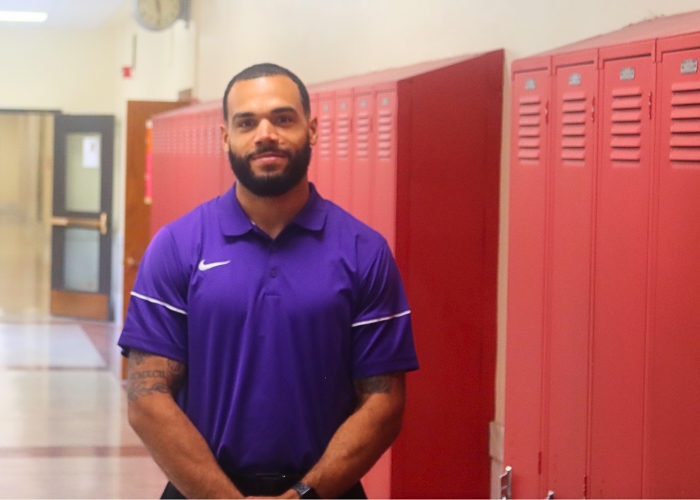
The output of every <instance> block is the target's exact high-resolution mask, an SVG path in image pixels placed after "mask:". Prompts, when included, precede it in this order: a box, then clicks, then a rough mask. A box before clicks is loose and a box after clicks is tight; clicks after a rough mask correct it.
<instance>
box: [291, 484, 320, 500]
mask: <svg viewBox="0 0 700 500" xmlns="http://www.w3.org/2000/svg"><path fill="white" fill-rule="evenodd" d="M292 491H294V492H295V493H296V494H297V495H298V496H299V498H300V499H301V498H321V497H320V496H319V495H318V493H317V492H316V490H315V489H313V488H312V487H311V486H309V485H308V484H306V483H302V482H298V483H297V484H295V485H294V486H292Z"/></svg>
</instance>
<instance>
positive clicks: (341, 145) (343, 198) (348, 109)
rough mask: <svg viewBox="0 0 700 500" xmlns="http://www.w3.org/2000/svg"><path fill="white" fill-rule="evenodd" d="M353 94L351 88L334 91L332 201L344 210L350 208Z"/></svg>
mask: <svg viewBox="0 0 700 500" xmlns="http://www.w3.org/2000/svg"><path fill="white" fill-rule="evenodd" d="M352 108H353V95H352V90H351V89H346V90H344V91H338V92H336V93H335V127H334V133H333V136H334V140H335V150H334V155H335V158H334V164H333V191H332V192H333V194H334V195H335V196H334V201H335V202H336V203H337V204H338V205H340V206H341V207H342V208H344V209H345V210H349V209H350V199H351V193H350V190H349V189H348V186H349V185H350V184H351V182H352V174H353V173H352V144H353V123H352V118H353V110H352Z"/></svg>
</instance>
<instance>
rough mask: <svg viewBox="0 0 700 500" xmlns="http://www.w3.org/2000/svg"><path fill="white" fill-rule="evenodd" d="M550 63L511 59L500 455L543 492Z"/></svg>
mask: <svg viewBox="0 0 700 500" xmlns="http://www.w3.org/2000/svg"><path fill="white" fill-rule="evenodd" d="M550 71H551V60H550V58H548V57H547V58H540V59H537V60H529V61H527V62H526V63H525V64H517V65H516V64H514V65H513V77H512V99H511V113H512V116H513V118H512V123H513V127H514V129H513V133H512V135H511V150H510V151H511V168H510V185H511V190H510V232H509V237H508V238H509V241H510V246H509V247H510V252H509V255H508V271H509V272H508V291H509V297H508V350H507V351H506V366H507V370H508V372H507V373H508V378H507V384H506V401H507V405H506V415H505V436H504V439H505V457H504V460H505V463H507V464H508V465H510V466H512V467H513V495H514V496H515V497H518V498H537V497H539V496H541V486H540V475H539V474H540V472H539V471H540V467H541V438H542V435H541V427H542V418H541V415H542V380H543V379H542V362H543V361H542V360H543V357H542V345H543V342H544V269H545V267H544V260H545V213H546V186H547V176H548V171H549V140H548V139H549V94H550ZM511 408H514V409H515V410H516V411H510V410H511Z"/></svg>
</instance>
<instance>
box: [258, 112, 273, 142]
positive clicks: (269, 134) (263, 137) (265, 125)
mask: <svg viewBox="0 0 700 500" xmlns="http://www.w3.org/2000/svg"><path fill="white" fill-rule="evenodd" d="M278 140H279V137H278V136H277V130H276V129H275V127H274V125H272V123H270V120H268V119H266V118H263V119H262V120H260V123H258V128H257V129H256V130H255V143H256V144H269V143H271V142H272V143H276V142H277V141H278Z"/></svg>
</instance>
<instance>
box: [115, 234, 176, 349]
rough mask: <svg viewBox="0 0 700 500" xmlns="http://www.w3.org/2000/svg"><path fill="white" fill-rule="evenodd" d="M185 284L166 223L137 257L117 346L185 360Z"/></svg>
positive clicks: (173, 241) (172, 238) (172, 239)
mask: <svg viewBox="0 0 700 500" xmlns="http://www.w3.org/2000/svg"><path fill="white" fill-rule="evenodd" d="M188 286H189V272H188V270H187V268H186V267H185V266H183V264H182V262H181V259H180V256H179V254H178V248H177V246H176V243H175V239H174V237H173V235H172V233H171V232H170V230H169V229H168V227H167V226H166V227H164V228H162V229H161V230H160V231H159V232H158V233H157V234H156V236H155V237H154V238H153V240H152V241H151V244H150V245H149V246H148V249H147V250H146V253H145V254H144V256H143V260H142V261H141V265H140V267H139V271H138V274H137V276H136V282H135V283H134V288H133V291H132V292H131V299H130V301H129V308H128V311H127V314H126V319H125V321H124V328H123V330H122V334H121V336H120V337H119V342H118V344H119V346H121V347H122V349H123V350H124V351H125V352H128V350H129V349H130V348H134V349H139V350H143V351H146V352H150V353H152V354H157V355H159V356H164V357H166V358H169V359H174V360H176V361H180V362H183V363H187V291H188Z"/></svg>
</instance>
